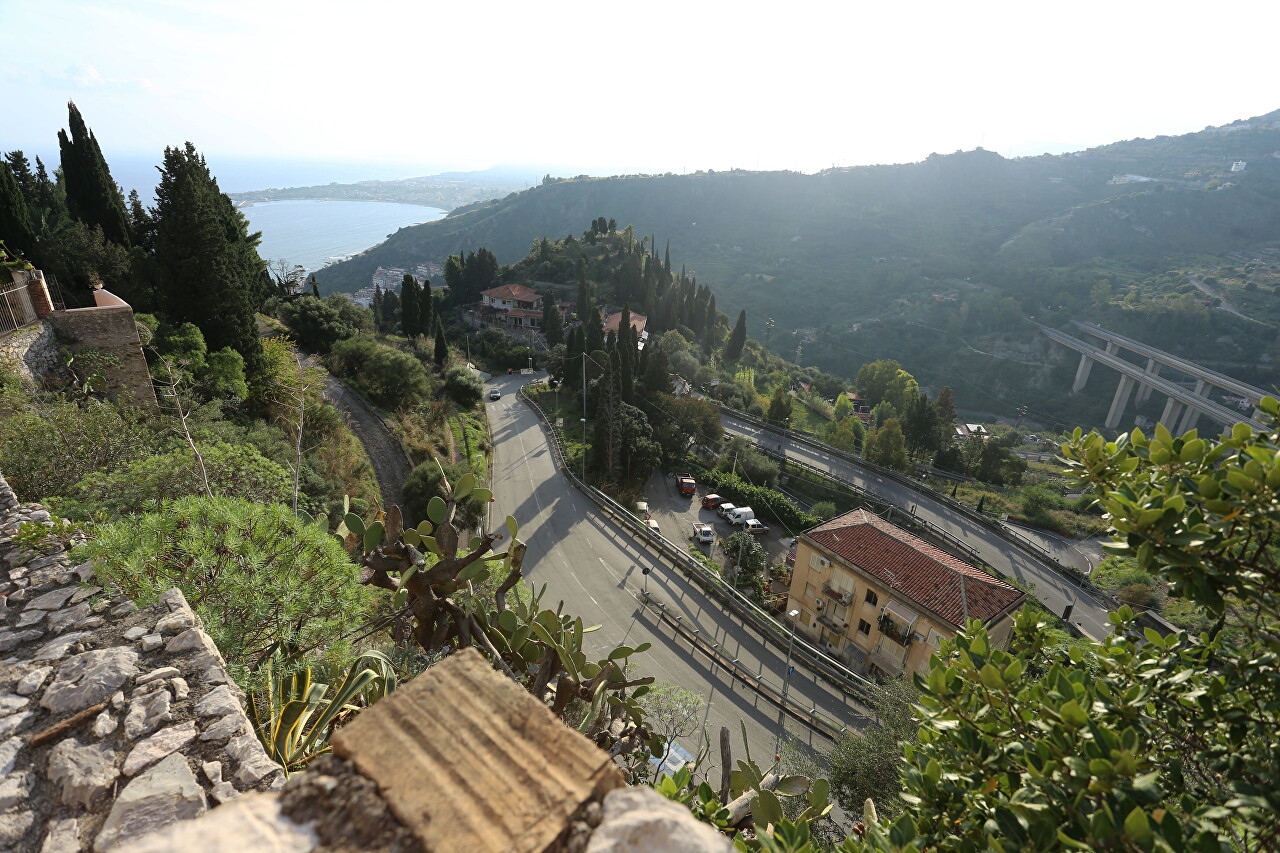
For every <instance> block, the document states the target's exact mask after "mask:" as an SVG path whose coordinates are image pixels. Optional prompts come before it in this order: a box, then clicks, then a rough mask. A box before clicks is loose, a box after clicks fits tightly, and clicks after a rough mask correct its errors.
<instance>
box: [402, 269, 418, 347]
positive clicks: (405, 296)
mask: <svg viewBox="0 0 1280 853" xmlns="http://www.w3.org/2000/svg"><path fill="white" fill-rule="evenodd" d="M418 320H419V315H418V283H417V282H416V281H414V280H413V276H411V275H409V274H408V273H405V276H404V280H403V281H402V282H401V283H400V331H402V332H404V335H405V337H406V338H412V337H413V336H414V335H416V334H418V333H419V332H420V331H421V329H420V327H419V325H418Z"/></svg>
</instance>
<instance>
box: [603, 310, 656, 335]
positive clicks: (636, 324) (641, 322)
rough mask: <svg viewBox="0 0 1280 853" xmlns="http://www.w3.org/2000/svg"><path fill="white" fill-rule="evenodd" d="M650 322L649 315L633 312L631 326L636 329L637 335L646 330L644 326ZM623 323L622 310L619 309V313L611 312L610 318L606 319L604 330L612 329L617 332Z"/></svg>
mask: <svg viewBox="0 0 1280 853" xmlns="http://www.w3.org/2000/svg"><path fill="white" fill-rule="evenodd" d="M648 323H649V318H648V317H646V316H644V315H643V314H636V313H635V312H632V314H631V328H633V329H635V330H636V334H637V335H638V334H640V333H641V332H643V331H644V327H645V326H646V325H648ZM621 325H622V312H621V311H618V312H617V313H614V314H610V315H609V317H608V319H606V320H605V321H604V330H605V332H606V333H608V332H610V331H614V332H616V331H618V327H619V326H621Z"/></svg>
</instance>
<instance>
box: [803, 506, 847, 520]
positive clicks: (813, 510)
mask: <svg viewBox="0 0 1280 853" xmlns="http://www.w3.org/2000/svg"><path fill="white" fill-rule="evenodd" d="M839 511H840V509H839V508H838V507H837V506H836V505H835V503H834V502H832V501H818V502H817V503H816V504H814V505H813V506H811V507H810V508H809V514H810V515H812V516H813V517H815V518H817V519H818V520H819V521H827V520H828V519H832V518H835V517H836V513H838V512H839Z"/></svg>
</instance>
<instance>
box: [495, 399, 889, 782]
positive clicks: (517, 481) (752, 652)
mask: <svg viewBox="0 0 1280 853" xmlns="http://www.w3.org/2000/svg"><path fill="white" fill-rule="evenodd" d="M523 379H525V377H519V376H515V377H505V376H504V377H495V378H494V380H493V381H492V382H491V383H489V386H490V387H497V388H500V389H501V390H502V392H503V396H502V399H501V400H499V401H497V402H489V403H488V404H487V405H488V414H489V423H490V426H491V428H492V432H493V438H494V465H493V492H494V499H495V503H494V504H493V505H492V510H493V519H495V522H494V523H495V524H496V519H500V518H502V517H504V516H507V515H512V516H514V517H515V518H516V519H517V520H518V521H519V523H520V538H521V539H523V540H525V541H526V542H527V543H528V545H529V551H528V556H527V557H526V561H525V565H526V571H525V574H526V577H527V579H528V581H529V583H530V585H531V586H533V587H535V588H536V587H538V586H541V585H542V584H544V583H545V584H546V585H547V594H546V599H545V602H546V603H547V604H548V605H549V606H551V607H554V606H555V605H556V602H558V601H561V600H563V601H564V605H565V610H566V612H568V613H573V614H576V615H579V616H581V617H582V618H583V620H584V621H586V622H587V623H588V624H596V623H599V624H600V625H602V627H601V629H600V630H599V631H596V632H595V633H592V634H589V635H587V643H588V654H600V653H602V652H603V651H606V650H608V649H611V648H613V647H614V646H616V645H619V644H622V643H626V644H628V645H636V644H638V643H642V642H649V643H652V644H653V648H651V649H650V650H648V651H646V652H645V653H644V654H642V655H640V656H638V657H637V658H636V662H635V667H636V670H637V671H639V672H640V673H643V674H647V675H652V676H654V677H655V678H657V679H658V680H659V681H667V682H671V683H672V684H676V685H679V686H681V687H684V688H685V689H687V690H692V691H694V692H697V693H700V694H701V695H702V696H704V697H705V699H706V700H707V707H706V709H705V714H704V717H703V719H702V720H701V721H700V726H699V728H700V729H702V730H701V731H698V732H695V733H694V734H692V735H691V736H690V737H687V738H682V739H680V740H679V743H680V746H682V747H683V748H684V749H685V750H686V751H688V752H689V753H690V754H691V755H695V756H696V755H698V754H699V751H700V750H701V749H703V748H705V747H706V743H705V742H704V732H705V734H707V735H709V737H710V738H711V743H712V745H713V746H712V749H711V755H710V756H709V758H708V759H707V762H706V765H705V766H714V765H716V764H717V763H718V762H717V759H718V748H716V747H715V746H714V744H716V743H717V738H718V736H719V735H718V733H719V729H720V727H721V726H728V727H729V728H730V731H731V732H732V733H733V735H734V736H733V744H734V755H735V757H741V756H742V750H741V738H740V736H739V734H738V732H739V726H738V723H739V720H741V721H742V722H743V723H744V724H745V726H746V730H747V737H748V740H749V743H750V746H751V750H752V755H753V757H755V758H756V759H757V760H758V761H761V763H762V764H765V763H767V762H768V756H769V755H770V754H771V753H772V751H773V748H774V739H775V736H776V733H777V730H778V724H779V718H780V716H781V715H780V712H779V710H778V708H777V706H775V705H773V704H772V703H770V702H769V701H768V700H766V699H764V698H762V697H761V696H759V695H758V694H757V693H755V692H754V691H752V690H750V689H749V688H746V687H744V686H743V685H742V684H741V683H739V682H737V681H736V680H735V679H733V678H732V677H731V676H729V675H728V674H726V673H725V672H724V670H723V669H722V668H721V667H719V666H716V665H713V664H711V663H709V662H708V660H707V659H706V658H705V657H703V656H702V655H701V654H695V653H693V652H691V650H690V648H689V646H688V644H687V643H686V642H685V641H684V640H683V639H677V638H676V637H675V635H674V633H673V631H672V630H671V629H670V628H668V627H666V626H665V625H663V624H662V623H660V622H659V621H658V620H657V618H656V617H655V616H654V615H653V614H652V612H651V611H648V610H646V609H644V608H642V607H640V606H639V604H638V602H637V598H636V595H637V592H638V591H639V590H640V589H641V588H642V587H643V586H644V585H645V583H646V579H645V578H644V576H643V574H642V568H644V567H646V566H647V567H650V568H651V569H652V574H650V575H649V577H648V579H647V584H648V589H649V591H650V593H651V594H652V595H653V597H654V598H655V599H658V600H661V601H663V602H664V603H666V604H667V605H668V606H669V607H670V608H672V610H673V611H675V612H678V613H679V614H680V615H681V616H682V617H683V618H684V619H685V620H686V621H687V622H688V623H691V624H693V625H695V626H696V627H697V628H698V630H699V631H700V636H702V637H708V638H713V639H714V641H715V642H717V643H719V644H720V645H721V646H722V647H723V648H724V649H725V650H726V651H727V652H728V653H729V654H731V655H732V656H734V657H736V658H737V659H738V661H739V665H741V666H742V667H744V668H746V669H749V670H750V671H751V672H752V673H761V674H764V675H765V677H766V678H768V679H769V680H770V681H772V683H773V684H774V685H781V683H782V674H783V673H784V672H785V670H786V665H785V655H786V649H778V648H776V647H775V646H774V645H772V643H766V642H765V641H764V640H763V639H762V638H761V636H760V635H759V634H758V633H757V632H756V631H754V630H753V629H751V628H750V627H747V626H744V625H743V624H742V622H741V621H740V620H739V619H738V618H737V617H736V616H733V615H731V614H729V613H728V612H727V611H725V609H724V608H722V607H721V606H720V605H719V604H718V603H717V602H716V601H714V600H713V599H711V598H710V597H709V596H707V595H706V593H704V592H703V591H702V590H701V589H700V588H698V587H697V586H695V585H694V584H692V583H690V582H689V581H688V580H687V579H686V578H685V577H684V575H683V574H681V573H680V572H679V571H678V570H676V569H674V568H672V567H671V566H670V565H668V564H666V563H664V562H661V561H660V560H659V559H658V558H657V557H655V556H654V555H653V554H652V553H651V552H650V551H649V550H647V549H646V548H644V547H643V546H641V545H640V544H639V543H637V542H636V540H635V538H634V537H633V536H632V535H631V534H630V533H629V532H628V531H626V530H625V529H623V528H621V527H620V526H618V525H617V524H616V523H614V522H613V521H612V520H611V519H610V518H609V517H608V516H607V515H605V514H604V513H602V512H601V511H600V510H599V509H598V508H597V507H596V505H595V504H594V503H592V502H591V501H590V500H588V499H587V498H586V496H584V495H583V494H581V493H580V492H579V491H578V490H577V489H576V488H574V487H573V486H572V485H571V484H570V483H569V481H568V480H567V479H566V478H565V477H564V476H562V475H561V473H560V472H559V471H558V470H557V469H556V465H555V461H554V453H553V451H552V448H551V446H550V445H549V443H548V440H547V436H546V435H545V433H544V432H543V427H542V425H541V422H540V421H539V420H538V417H537V415H536V414H535V413H534V412H533V411H532V410H531V409H530V408H529V406H528V405H527V404H526V403H524V402H523V401H522V400H520V399H519V398H518V397H517V396H516V392H517V391H518V390H519V387H520V384H521V382H522V380H523ZM790 697H791V701H792V702H794V704H796V705H801V704H803V706H804V707H817V708H818V709H819V710H820V711H822V712H824V713H825V714H826V715H827V716H828V717H829V718H833V719H836V720H838V721H840V722H841V723H842V724H844V725H847V726H859V725H863V724H864V723H865V721H864V720H863V719H862V718H861V717H860V715H859V714H858V709H857V708H856V707H855V704H854V703H853V701H852V700H849V699H847V698H846V697H844V696H843V695H841V694H839V693H838V692H837V691H836V690H835V689H834V688H832V687H831V686H830V685H829V684H828V683H827V682H825V681H823V680H822V679H820V678H817V677H815V676H814V675H813V673H811V672H809V671H808V670H807V669H806V668H804V667H800V666H796V668H795V672H794V674H793V675H792V676H791V679H790ZM786 730H787V732H788V733H789V734H790V735H792V736H794V737H795V738H796V739H797V740H799V741H800V742H802V743H804V744H808V745H809V746H810V747H812V748H814V749H817V750H823V751H825V750H826V749H827V748H829V747H830V741H829V740H827V739H826V738H825V737H823V736H822V735H819V734H817V733H815V732H813V731H811V730H810V729H809V728H808V727H807V726H804V725H802V724H800V723H799V722H797V721H795V720H792V719H790V718H786Z"/></svg>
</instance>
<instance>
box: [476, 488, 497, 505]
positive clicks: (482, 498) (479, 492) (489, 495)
mask: <svg viewBox="0 0 1280 853" xmlns="http://www.w3.org/2000/svg"><path fill="white" fill-rule="evenodd" d="M471 497H472V499H473V500H476V501H479V502H480V503H482V504H487V503H488V502H489V501H491V500H493V492H492V491H490V490H489V489H472V490H471Z"/></svg>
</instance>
